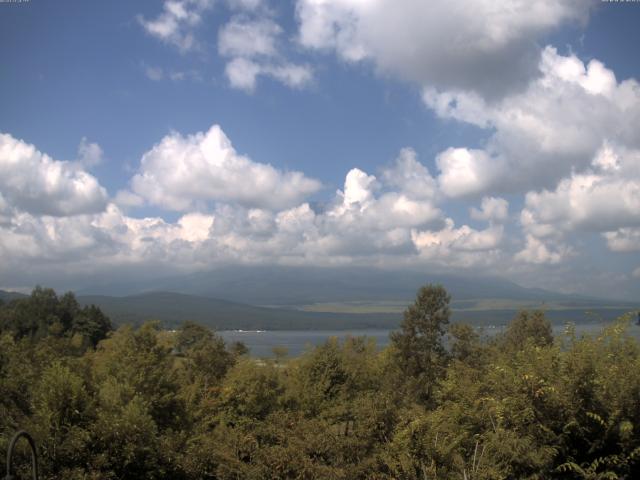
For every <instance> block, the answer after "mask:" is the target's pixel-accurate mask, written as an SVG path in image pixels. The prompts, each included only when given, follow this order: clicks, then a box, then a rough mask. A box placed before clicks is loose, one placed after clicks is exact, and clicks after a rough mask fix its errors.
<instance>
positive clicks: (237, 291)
mask: <svg viewBox="0 0 640 480" xmlns="http://www.w3.org/2000/svg"><path fill="white" fill-rule="evenodd" d="M426 283H440V284H442V285H444V287H445V288H446V289H447V290H448V291H449V293H450V294H451V296H452V297H453V299H454V300H467V299H482V298H503V299H517V300H535V301H558V300H563V301H567V300H571V299H574V300H584V301H588V300H593V301H595V299H590V298H588V297H582V296H578V295H565V294H561V293H555V292H550V291H546V290H541V289H536V288H525V287H522V286H520V285H518V284H516V283H514V282H511V281H508V280H504V279H501V278H497V277H488V276H486V277H463V276H458V275H444V274H436V273H433V274H431V273H428V272H414V271H386V270H380V269H374V268H365V267H357V268H308V267H225V268H220V269H217V270H212V271H207V272H198V273H193V274H188V275H180V276H175V277H169V278H162V279H156V280H148V281H145V282H136V283H133V282H129V283H127V282H121V283H118V284H107V285H98V286H94V287H91V288H85V289H81V290H79V291H78V293H79V294H81V295H86V294H103V295H116V296H118V295H131V294H139V293H145V292H153V291H166V292H176V293H184V294H189V295H197V296H203V297H211V298H218V299H225V300H228V301H233V302H239V303H245V304H251V305H303V304H309V303H318V302H340V301H354V300H378V301H380V300H403V301H407V302H409V301H412V300H413V298H414V297H415V293H416V291H417V290H418V288H420V286H422V285H424V284H426Z"/></svg>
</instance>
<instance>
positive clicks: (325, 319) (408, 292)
mask: <svg viewBox="0 0 640 480" xmlns="http://www.w3.org/2000/svg"><path fill="white" fill-rule="evenodd" d="M426 283H441V284H443V285H444V286H445V288H447V290H448V291H449V292H450V293H451V296H452V310H453V315H452V318H453V320H454V321H466V322H470V323H473V324H479V325H503V324H506V323H507V322H508V321H509V320H510V319H511V318H512V317H513V316H514V315H515V313H516V312H517V311H518V310H519V309H522V308H542V309H544V310H545V311H546V312H547V316H548V317H549V318H550V320H551V321H553V322H555V323H562V322H566V321H574V322H585V321H602V320H604V321H608V320H613V319H614V318H616V317H618V316H620V315H622V314H624V313H626V312H629V311H633V310H636V309H637V308H638V304H634V303H633V302H620V301H610V300H603V299H595V298H589V297H582V296H577V295H563V294H560V293H555V292H549V291H545V290H541V289H531V288H525V287H522V286H520V285H517V284H515V283H513V282H510V281H506V280H503V279H500V278H497V277H462V276H454V275H439V274H427V273H420V272H406V271H404V272H400V271H383V270H378V269H373V268H351V269H335V268H334V269H329V268H322V269H321V268H302V267H258V268H255V267H251V268H249V267H240V268H238V267H233V268H224V269H218V270H215V271H208V272H200V273H196V274H190V275H184V276H175V277H171V278H161V279H155V280H149V281H145V282H127V281H123V282H120V283H118V284H108V285H107V284H105V285H100V286H93V287H88V288H84V289H77V290H76V294H77V295H78V300H79V301H80V303H82V304H96V305H98V306H100V307H101V308H102V309H103V310H104V311H105V313H106V314H107V315H109V316H110V317H111V318H112V320H114V321H115V322H116V323H120V324H121V323H136V324H137V323H141V322H143V321H145V320H149V319H157V320H160V321H161V322H162V323H163V325H165V326H166V327H169V328H173V327H175V326H177V325H179V324H180V323H182V322H183V321H185V320H192V321H196V322H199V323H201V324H204V325H207V326H210V327H212V328H215V329H219V330H225V329H245V330H250V329H254V330H255V329H268V330H284V329H304V330H306V329H315V330H318V329H362V328H396V327H397V325H398V324H399V322H400V320H401V318H402V311H403V310H404V308H405V307H406V305H408V304H409V303H411V302H412V301H413V298H414V296H415V293H416V290H417V289H418V288H419V287H420V286H421V285H424V284H426ZM16 296H19V294H15V293H8V292H0V298H3V299H4V300H10V299H12V298H16Z"/></svg>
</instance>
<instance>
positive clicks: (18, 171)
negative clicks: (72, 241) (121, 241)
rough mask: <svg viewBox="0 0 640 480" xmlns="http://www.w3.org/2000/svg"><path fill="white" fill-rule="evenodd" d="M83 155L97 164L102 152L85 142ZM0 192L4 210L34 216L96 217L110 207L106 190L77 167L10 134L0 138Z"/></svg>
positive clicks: (81, 149) (95, 146) (82, 144)
mask: <svg viewBox="0 0 640 480" xmlns="http://www.w3.org/2000/svg"><path fill="white" fill-rule="evenodd" d="M80 153H81V155H82V154H83V153H84V155H85V157H84V158H83V160H84V161H89V160H90V161H95V159H96V157H98V158H99V157H101V153H102V151H101V150H100V148H99V147H97V145H96V144H87V143H86V141H85V140H83V142H82V143H81V148H80ZM0 191H1V192H2V199H3V200H2V203H4V204H5V205H7V206H6V207H5V209H8V208H10V207H11V208H15V209H16V210H18V211H22V212H29V213H32V214H35V215H54V216H68V215H78V214H82V213H93V212H99V211H102V210H104V208H105V207H106V203H107V192H106V190H105V189H104V188H103V187H102V186H101V185H100V184H99V183H98V180H97V179H96V178H95V177H94V176H92V175H91V174H89V173H87V172H86V171H84V170H82V168H81V166H80V165H79V164H78V163H75V162H65V161H59V160H54V159H52V158H51V157H49V156H48V155H47V154H45V153H42V152H40V151H39V150H38V149H36V147H35V146H33V145H31V144H28V143H26V142H24V141H22V140H19V139H16V138H14V137H12V136H11V135H9V134H0Z"/></svg>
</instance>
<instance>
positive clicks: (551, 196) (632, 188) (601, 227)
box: [521, 143, 640, 252]
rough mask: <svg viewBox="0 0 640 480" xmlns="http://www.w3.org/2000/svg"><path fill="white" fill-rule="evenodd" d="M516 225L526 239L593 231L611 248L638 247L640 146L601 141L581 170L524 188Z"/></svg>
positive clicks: (636, 248)
mask: <svg viewBox="0 0 640 480" xmlns="http://www.w3.org/2000/svg"><path fill="white" fill-rule="evenodd" d="M521 223H522V225H523V228H524V229H525V231H527V232H528V235H529V237H531V238H536V239H543V238H547V239H548V238H554V237H555V238H561V237H563V236H565V235H566V234H570V233H572V232H581V233H584V232H598V233H601V234H602V235H603V236H604V238H605V239H606V241H607V245H608V246H609V248H610V249H611V250H613V251H616V252H624V251H635V250H640V241H639V239H640V235H639V234H638V232H639V231H640V229H639V228H638V227H640V150H629V149H626V148H622V147H615V146H613V145H611V144H609V143H605V144H604V145H603V146H602V148H601V149H600V150H599V151H598V153H597V154H596V156H595V157H594V158H593V161H592V162H591V166H590V167H589V168H588V169H587V170H586V171H584V172H582V173H575V172H574V173H573V174H572V175H571V176H569V177H567V178H565V179H563V180H562V181H560V182H559V183H558V185H557V186H556V188H555V189H553V190H542V191H533V192H529V193H528V194H527V195H526V198H525V208H524V209H523V211H522V213H521Z"/></svg>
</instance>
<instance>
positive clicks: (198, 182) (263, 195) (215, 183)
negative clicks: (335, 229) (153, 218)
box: [131, 125, 321, 211]
mask: <svg viewBox="0 0 640 480" xmlns="http://www.w3.org/2000/svg"><path fill="white" fill-rule="evenodd" d="M131 185H132V188H133V191H134V192H135V193H136V194H138V195H139V196H140V197H142V198H144V199H146V200H147V201H148V202H150V203H152V204H154V205H159V206H161V207H164V208H166V209H169V210H178V211H184V210H188V209H193V208H198V207H202V208H205V207H206V206H207V205H209V204H210V203H211V202H213V201H222V202H237V203H239V204H242V205H247V206H260V207H263V208H264V207H266V208H274V209H278V208H283V207H286V206H290V205H294V204H298V203H300V201H302V200H303V199H304V198H305V197H307V196H308V195H310V194H311V193H314V192H316V191H318V190H319V189H320V186H321V185H320V182H318V181H317V180H314V179H311V178H308V177H306V176H305V175H303V174H302V173H300V172H283V171H280V170H277V169H276V168H274V167H272V166H271V165H267V164H263V163H257V162H254V161H252V160H251V159H249V158H248V157H246V156H243V155H240V154H238V153H237V152H236V150H235V149H234V148H233V146H232V145H231V141H230V140H229V139H228V138H227V136H226V135H225V134H224V132H223V131H222V129H221V128H220V127H219V126H218V125H214V126H212V127H211V128H210V129H209V130H208V131H207V132H199V133H196V134H194V135H187V136H183V135H181V134H179V133H177V132H173V133H170V134H169V135H167V136H166V137H164V138H163V139H162V140H161V141H160V143H158V144H157V145H155V146H154V147H153V148H152V149H151V150H149V151H148V152H146V153H145V154H144V155H143V157H142V160H141V164H140V170H139V172H138V173H137V174H136V175H135V176H134V177H133V179H132V181H131Z"/></svg>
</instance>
